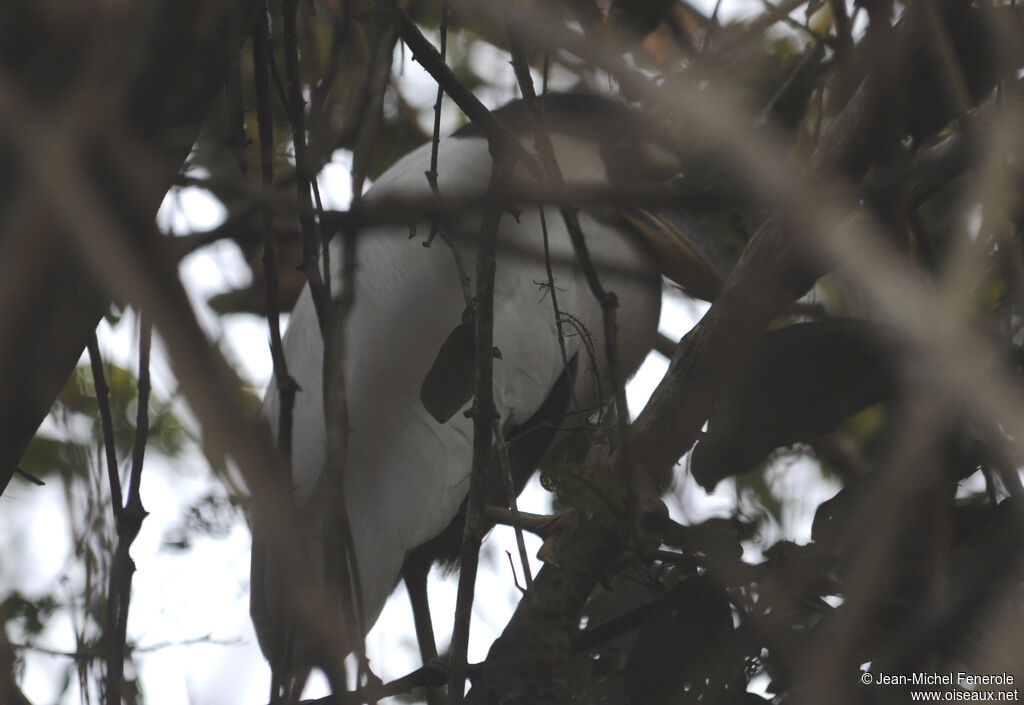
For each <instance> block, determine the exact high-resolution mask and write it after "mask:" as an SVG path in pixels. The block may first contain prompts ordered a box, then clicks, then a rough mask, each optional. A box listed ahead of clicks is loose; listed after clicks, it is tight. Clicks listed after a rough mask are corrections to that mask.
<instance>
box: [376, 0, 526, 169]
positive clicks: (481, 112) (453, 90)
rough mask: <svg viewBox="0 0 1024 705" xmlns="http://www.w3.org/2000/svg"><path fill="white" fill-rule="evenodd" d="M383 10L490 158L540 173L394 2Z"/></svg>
mask: <svg viewBox="0 0 1024 705" xmlns="http://www.w3.org/2000/svg"><path fill="white" fill-rule="evenodd" d="M381 4H383V5H385V6H389V7H390V8H391V13H392V15H393V16H394V18H395V26H396V27H397V28H398V32H399V36H401V38H402V41H404V42H405V44H406V46H408V47H409V50H410V51H412V56H413V59H414V60H415V61H417V62H419V64H420V65H421V66H422V67H423V68H424V70H426V72H427V73H429V74H430V77H431V78H433V79H434V80H435V81H437V83H438V85H440V86H441V87H442V88H444V91H445V93H447V94H448V96H449V97H450V98H451V99H452V100H454V101H455V104H456V105H458V106H459V109H461V110H462V112H464V113H465V114H466V117H468V118H469V119H470V121H471V122H472V123H473V124H475V125H477V126H479V127H480V129H481V130H482V131H483V133H484V135H485V136H486V137H487V143H488V144H489V145H490V146H491V152H492V156H493V153H494V150H495V149H501V150H503V151H506V152H508V153H509V155H510V157H511V158H514V159H515V160H516V161H517V162H518V163H521V164H522V165H523V166H524V167H526V169H527V170H528V171H529V172H530V173H531V174H533V175H534V176H540V175H541V174H542V173H543V169H542V168H541V165H540V164H539V163H538V162H537V160H536V159H534V158H533V155H531V154H529V153H528V152H527V151H526V150H525V149H523V147H522V145H521V144H519V140H518V139H516V136H515V134H513V133H512V131H511V130H509V129H508V128H507V127H505V126H504V125H503V124H502V123H501V122H500V121H499V120H498V118H496V117H494V115H493V114H491V111H490V110H488V109H487V107H486V106H484V104H483V103H481V102H480V100H479V99H478V98H477V97H476V96H475V95H474V94H473V92H472V91H471V90H469V89H468V88H466V87H465V86H464V85H462V82H461V81H459V79H458V78H457V77H456V76H455V74H454V73H453V72H452V70H451V69H450V68H448V65H447V64H445V62H444V60H443V59H442V58H441V54H440V53H438V51H437V49H435V48H434V45H433V44H431V43H430V41H429V40H428V39H427V38H426V37H424V36H423V33H422V32H420V30H419V28H418V27H417V26H416V24H415V23H414V22H413V21H412V19H411V18H410V17H409V15H407V14H406V12H405V11H404V10H403V9H402V8H401V7H400V6H399V5H398V3H397V2H394V0H387V1H386V2H385V1H383V0H382V3H381Z"/></svg>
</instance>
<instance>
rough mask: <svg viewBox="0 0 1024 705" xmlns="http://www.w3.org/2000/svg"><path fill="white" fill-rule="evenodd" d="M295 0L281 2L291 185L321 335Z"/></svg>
mask: <svg viewBox="0 0 1024 705" xmlns="http://www.w3.org/2000/svg"><path fill="white" fill-rule="evenodd" d="M298 6H299V0H284V47H285V51H284V73H285V82H286V87H287V97H288V102H287V103H286V105H287V106H288V119H289V122H290V123H291V127H292V147H293V149H294V151H295V175H296V179H295V185H296V190H297V194H298V197H299V204H300V205H301V206H302V210H301V211H299V225H300V226H301V227H302V271H303V273H304V274H305V275H306V279H307V280H308V281H309V291H310V293H311V294H312V296H313V306H314V308H316V315H317V320H318V321H319V322H320V328H321V332H323V329H324V324H325V322H326V321H327V317H328V315H329V313H330V310H331V299H330V297H329V296H328V293H327V287H326V285H325V284H324V280H323V277H322V276H321V274H320V249H321V247H320V243H321V239H320V238H319V237H317V232H316V221H315V219H314V218H313V207H312V200H311V198H310V191H311V181H312V179H313V174H312V173H310V169H309V164H308V163H307V159H306V122H305V108H306V102H305V99H304V98H303V97H302V78H301V76H300V75H299V37H298V28H297V16H298Z"/></svg>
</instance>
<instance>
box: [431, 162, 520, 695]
mask: <svg viewBox="0 0 1024 705" xmlns="http://www.w3.org/2000/svg"><path fill="white" fill-rule="evenodd" d="M489 144H490V148H491V154H492V157H493V159H494V163H493V164H492V166H491V178H490V182H489V184H488V190H489V191H492V190H499V189H501V188H502V187H503V186H504V184H505V183H506V181H507V180H508V179H509V177H510V176H511V174H512V169H513V166H514V164H515V161H514V160H515V153H514V152H512V151H510V150H508V149H506V148H505V147H506V145H502V144H495V143H494V142H489ZM516 146H517V147H518V142H516ZM520 149H521V148H520ZM501 214H502V211H500V210H498V209H490V210H487V211H485V212H484V215H483V219H482V223H481V225H480V245H479V248H478V250H477V260H476V296H475V297H474V299H473V322H474V343H475V345H474V349H475V369H474V374H473V388H474V397H473V407H472V411H471V414H472V416H473V467H472V472H471V475H470V481H469V494H468V496H467V498H466V525H465V530H464V531H463V535H462V545H461V547H460V551H459V559H460V563H461V566H462V568H461V571H460V573H459V590H458V597H457V598H456V604H455V624H454V627H453V629H452V642H451V651H450V657H449V658H450V661H449V664H450V665H449V668H448V704H449V705H460V704H461V703H462V702H463V699H464V697H465V684H466V673H467V662H466V651H467V647H468V645H469V621H470V616H471V614H472V610H473V594H474V587H475V583H476V573H477V566H478V564H479V561H480V542H481V540H482V539H483V535H482V526H483V508H484V476H485V473H486V472H487V467H488V465H489V464H490V462H491V457H492V430H491V429H492V423H493V422H494V421H495V420H496V419H497V418H498V415H497V411H496V409H495V407H494V384H493V377H494V277H495V272H496V263H495V253H496V251H497V245H498V228H499V225H500V224H501Z"/></svg>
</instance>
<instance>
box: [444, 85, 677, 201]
mask: <svg viewBox="0 0 1024 705" xmlns="http://www.w3.org/2000/svg"><path fill="white" fill-rule="evenodd" d="M538 104H539V106H540V109H541V112H542V115H543V119H542V122H543V129H544V131H545V132H546V133H547V134H548V136H549V137H550V139H551V143H552V146H553V147H554V150H555V156H556V158H557V160H558V164H559V168H560V169H561V171H562V174H563V177H564V179H565V182H566V184H567V185H568V186H583V185H588V184H589V185H600V184H604V185H607V184H615V185H624V186H626V185H630V186H635V185H642V184H655V183H660V182H662V181H665V180H666V179H669V178H670V177H672V176H674V175H675V174H677V173H678V172H679V169H680V166H681V162H680V160H679V158H678V157H677V156H676V155H675V154H674V153H673V151H672V143H671V141H670V139H669V138H668V135H667V134H666V133H665V131H664V130H662V129H661V127H660V126H659V125H658V124H657V123H656V121H655V120H653V119H652V118H651V117H650V116H649V115H647V114H645V113H643V112H640V111H638V110H634V109H632V108H630V107H629V106H627V105H626V104H625V103H623V102H622V101H619V100H616V99H614V98H609V97H606V96H600V95H592V94H587V93H548V94H545V95H543V96H540V97H539V98H538ZM494 116H495V117H496V118H498V120H499V121H500V122H501V123H502V124H503V125H505V127H507V128H509V129H510V130H511V131H512V132H513V133H515V134H517V135H519V136H520V137H521V139H522V140H523V142H524V145H526V146H527V149H528V150H529V151H533V136H534V133H535V130H536V122H535V120H534V118H533V114H532V111H531V108H530V106H529V105H528V103H527V101H525V100H516V101H513V102H511V103H509V104H507V105H505V106H503V107H501V108H499V109H498V110H495V111H494ZM452 136H453V137H456V138H472V137H479V138H482V137H483V133H482V132H481V130H480V129H479V128H478V127H477V126H476V125H474V124H472V123H467V124H466V125H463V126H462V127H460V128H459V129H458V130H456V131H455V132H454V133H453V135H452Z"/></svg>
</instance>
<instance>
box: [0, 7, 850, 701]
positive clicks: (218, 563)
mask: <svg viewBox="0 0 1024 705" xmlns="http://www.w3.org/2000/svg"><path fill="white" fill-rule="evenodd" d="M693 4H695V5H697V6H700V7H705V8H706V9H707V10H708V11H710V7H712V6H713V5H714V3H713V2H712V0H703V1H701V2H694V3H693ZM761 7H762V5H761V3H760V2H756V1H754V0H733V1H731V2H730V1H729V0H726V2H724V3H723V5H722V9H721V15H722V17H723V18H724V19H726V20H728V19H729V18H731V17H734V16H737V15H742V14H749V13H750V12H752V11H756V10H759V9H760V8H761ZM472 56H473V61H474V64H478V65H480V66H481V73H486V72H492V71H493V72H498V75H507V77H508V79H507V82H505V83H504V84H503V83H502V81H501V80H499V81H497V84H498V85H499V88H497V89H495V90H490V91H488V92H487V93H486V94H484V95H482V96H481V97H482V98H483V99H484V100H485V102H486V103H488V104H489V105H491V106H497V105H500V104H501V103H504V102H505V101H507V100H508V99H510V98H512V97H514V94H513V85H514V83H513V78H512V75H511V71H510V70H509V69H508V65H507V57H506V56H505V55H504V54H503V53H501V52H499V51H497V50H495V49H493V48H492V47H489V46H487V45H484V44H482V43H481V44H478V45H477V47H475V48H474V49H473V55H472ZM403 58H404V61H403ZM396 61H403V63H402V66H401V70H402V73H401V78H400V79H399V82H400V84H401V90H402V91H403V93H404V95H406V97H407V98H408V99H409V100H410V101H411V102H413V103H414V104H420V105H426V104H429V103H431V102H432V101H433V99H434V91H435V87H434V84H433V82H432V81H431V80H430V79H429V78H428V77H426V76H425V74H424V73H423V72H422V69H421V68H420V67H419V65H418V64H414V63H412V62H411V60H410V58H409V52H404V53H402V52H399V53H396ZM553 82H554V87H555V88H557V87H558V76H557V75H556V76H554V77H553ZM502 85H507V89H506V90H504V91H503V90H502V89H501V88H500V86H502ZM446 105H447V106H448V107H449V110H454V108H452V107H451V103H450V101H449V102H447V103H446ZM448 120H449V125H448V126H447V127H448V128H449V129H450V128H451V127H452V126H454V121H455V115H454V113H449V115H448ZM320 182H321V187H322V192H323V196H324V199H325V206H327V207H331V208H344V207H345V206H346V205H347V203H348V200H349V189H350V186H349V183H350V182H349V179H348V170H347V155H346V154H344V153H338V154H336V155H335V159H334V161H333V163H332V164H330V165H328V167H327V168H325V170H324V172H323V174H321V177H320ZM224 215H225V213H224V209H223V207H222V206H221V205H220V204H219V203H218V202H217V201H215V200H214V199H212V198H211V197H210V196H208V195H207V194H206V193H205V192H203V191H201V190H199V189H195V188H185V189H180V190H177V191H176V192H174V193H173V194H171V195H169V196H168V198H167V199H166V200H165V202H164V205H163V208H162V209H161V212H160V215H159V217H158V220H159V224H160V226H161V227H162V228H163V229H164V230H165V231H168V232H175V233H183V232H193V231H198V230H206V229H209V228H212V227H215V226H216V225H217V224H219V223H220V222H221V221H222V219H223V218H224ZM181 274H182V279H183V281H184V282H185V285H186V287H187V289H188V291H189V293H190V295H191V297H192V301H193V305H194V306H195V308H196V311H197V312H198V314H199V316H200V319H201V321H202V323H203V324H204V326H205V327H206V329H207V331H208V332H209V334H210V336H211V338H212V339H214V340H217V341H219V343H220V346H221V349H222V350H223V351H224V352H225V354H226V355H227V356H228V358H229V359H230V360H231V361H233V362H234V363H235V364H236V367H237V369H238V370H239V371H240V372H241V373H242V374H243V375H244V376H245V378H246V379H247V380H248V381H249V382H251V384H252V386H253V388H254V389H255V390H257V391H258V392H259V393H262V390H263V388H264V387H265V385H266V383H267V381H268V380H269V378H270V374H271V361H270V353H269V347H268V343H267V331H266V324H265V321H261V320H260V319H258V318H256V317H254V316H231V317H227V318H219V317H217V316H216V315H214V314H213V313H212V312H211V311H210V310H209V309H208V308H207V307H206V305H205V303H204V301H205V300H206V299H207V298H208V297H209V296H210V295H211V294H214V293H217V292H221V291H225V290H227V289H231V288H236V287H238V286H240V285H243V284H245V283H246V279H247V278H248V276H249V275H248V273H247V269H246V267H245V265H244V262H243V260H242V258H241V255H240V253H239V251H238V249H237V248H236V247H235V246H234V245H233V244H229V243H220V244H217V245H214V246H212V247H209V248H206V249H204V250H202V251H201V252H200V253H197V254H195V255H193V256H190V257H189V258H188V259H186V260H185V262H184V263H183V264H182V268H181ZM704 310H706V305H703V304H697V303H694V302H692V301H689V300H688V299H685V298H684V297H682V296H681V295H679V294H674V293H670V294H667V295H666V297H665V305H664V306H663V312H662V320H661V328H662V331H663V332H665V333H666V334H668V335H669V336H671V337H673V338H679V337H681V336H682V335H683V334H685V332H686V331H687V330H689V328H690V327H691V326H692V325H693V323H694V322H695V321H696V320H698V318H699V317H700V315H702V314H703V312H704ZM136 336H137V330H136V320H135V317H134V316H133V315H131V314H128V315H125V316H124V317H123V319H122V321H121V322H120V323H119V324H118V325H117V326H115V327H111V326H109V325H108V324H107V323H106V322H104V323H103V324H102V325H101V326H100V329H99V340H100V347H101V349H102V352H103V355H104V359H105V360H108V361H110V362H115V363H118V364H120V365H122V366H125V367H127V368H128V369H131V370H134V369H135V365H136V361H135V360H136V355H137V352H136V350H137V347H136ZM83 360H87V358H84V357H83ZM666 367H667V363H666V361H665V359H664V358H662V357H661V356H659V355H657V354H653V353H652V354H651V355H650V356H649V357H648V359H647V361H646V362H645V363H644V365H643V367H642V368H641V370H640V372H639V373H638V374H637V376H636V377H635V379H634V380H633V381H632V383H631V384H630V385H629V387H628V390H627V391H628V396H629V405H630V408H631V409H632V411H633V413H634V414H635V413H637V412H638V411H639V410H640V409H642V408H643V406H644V404H645V403H646V400H647V398H648V396H649V395H650V393H651V391H652V390H653V389H654V387H655V386H656V385H657V383H658V381H659V380H660V378H661V376H662V375H663V373H664V372H665V369H666ZM152 374H153V385H154V391H155V394H156V395H157V396H158V397H160V398H164V399H166V398H169V397H172V396H173V393H174V390H175V387H176V382H175V380H174V377H173V375H172V374H171V373H170V370H169V368H168V364H167V360H166V356H165V355H164V354H163V351H162V346H161V345H160V343H159V340H157V341H156V344H155V347H154V355H153V365H152ZM176 410H177V412H178V414H179V417H180V418H183V419H186V420H188V421H189V423H192V425H193V427H194V422H192V421H191V419H192V417H191V415H190V413H189V412H188V409H187V408H186V407H185V406H184V405H183V404H181V403H180V402H178V403H177V406H176ZM44 428H48V429H50V430H53V429H55V428H57V427H56V426H55V424H54V423H53V422H52V421H48V422H47V425H46V426H45V427H44ZM777 475H778V477H777V483H776V487H777V490H778V492H779V493H780V494H784V495H787V496H792V497H799V501H797V502H793V503H791V504H787V505H786V512H787V515H786V516H785V517H784V522H783V527H784V530H785V531H786V532H787V533H788V534H789V538H792V539H794V540H797V541H801V542H805V541H807V540H809V526H810V517H811V514H812V512H813V508H814V507H816V506H817V504H818V503H819V502H820V501H822V500H823V499H824V498H826V497H828V496H830V495H831V493H832V492H834V490H835V488H830V487H828V486H827V485H825V484H824V483H823V482H822V480H821V477H820V475H819V474H818V473H817V471H816V470H815V469H814V468H812V467H810V466H808V465H807V464H796V465H792V466H787V467H781V468H780V469H779V470H778V471H777ZM677 476H678V481H677V486H676V488H675V489H674V492H673V494H672V495H671V496H669V497H668V498H667V502H668V504H669V507H670V510H671V512H672V514H673V516H674V517H675V518H676V519H677V520H680V521H694V520H698V519H700V518H702V517H706V516H709V515H727V514H728V513H729V512H730V511H731V509H732V507H733V505H734V500H735V497H734V488H733V485H732V483H731V482H723V483H721V485H720V486H719V489H718V491H717V492H716V493H715V494H714V495H711V496H707V495H705V493H704V492H703V490H700V489H699V488H698V487H697V486H696V484H695V483H694V482H693V480H692V478H690V477H689V476H688V475H687V474H686V473H685V472H683V471H682V469H680V471H679V472H678V473H677ZM215 484H216V481H215V480H214V479H213V478H212V476H211V474H210V472H209V469H208V467H207V464H206V461H205V459H204V458H203V456H202V455H201V454H200V453H199V451H198V449H196V448H194V447H192V448H190V449H189V450H188V451H186V453H185V454H183V455H182V456H181V457H180V458H177V459H176V460H175V462H174V465H173V467H171V464H170V463H169V462H168V461H167V459H165V458H162V457H160V456H159V455H157V454H155V453H149V454H147V459H146V465H145V471H144V473H143V480H142V499H143V504H144V505H145V506H146V508H147V509H148V510H149V511H150V512H151V514H150V516H149V517H148V518H147V519H146V520H145V522H144V523H143V526H142V531H141V532H140V534H139V536H138V538H137V539H136V540H135V543H134V545H133V547H132V551H131V553H132V556H133V558H134V560H135V562H136V566H137V569H138V570H137V572H136V574H135V577H134V584H133V594H132V602H131V611H130V618H129V625H128V633H129V640H130V641H132V642H134V643H136V644H137V645H139V646H141V647H147V646H157V647H160V648H155V649H153V650H152V651H148V652H146V653H144V654H140V655H139V656H138V663H139V666H140V669H141V672H140V676H141V682H142V685H143V692H144V696H145V699H146V702H147V703H150V704H151V705H168V704H171V703H175V704H177V703H188V702H191V703H196V704H197V705H201V704H207V703H209V704H213V703H218V704H224V705H234V704H238V705H259V704H260V703H266V702H267V694H268V690H269V669H268V668H267V666H266V665H265V663H264V661H263V658H262V656H261V654H260V652H259V648H258V646H257V645H256V640H255V636H254V634H253V631H252V626H251V624H250V622H249V615H248V599H249V596H248V573H249V532H248V529H247V528H246V526H245V524H244V522H243V521H241V519H240V518H239V520H238V521H236V522H235V524H234V526H233V527H232V528H231V529H230V531H229V532H228V533H227V535H225V536H223V537H219V538H208V537H201V538H198V539H196V540H195V542H194V544H193V546H192V548H191V549H190V550H188V551H185V552H181V551H173V550H169V549H167V548H166V547H164V541H165V539H166V534H167V531H168V530H169V528H170V527H172V526H174V525H176V524H178V523H180V521H181V518H182V515H183V512H184V511H186V510H187V508H188V507H189V506H190V505H191V503H192V502H194V500H196V499H197V498H199V497H201V496H203V495H204V494H206V493H208V492H209V491H210V489H211V486H215ZM808 487H812V488H815V489H814V491H813V493H811V494H808V493H807V492H806V491H805V490H806V489H807V488H808ZM63 492H64V490H63V488H62V486H61V485H60V482H59V480H58V479H57V478H56V477H54V478H52V479H51V480H50V481H49V482H48V484H47V485H46V486H45V487H41V488H40V487H35V486H32V485H30V484H28V483H26V482H24V481H21V480H20V479H19V478H15V480H14V481H12V483H11V486H10V487H9V488H8V490H7V491H6V492H5V494H4V496H3V498H2V499H0V532H2V533H0V535H2V536H3V537H4V545H3V548H2V551H0V556H3V558H2V559H0V560H2V563H0V591H2V593H6V592H7V591H8V590H9V589H10V588H11V587H14V586H16V587H17V588H18V589H19V590H21V591H22V592H23V593H24V594H26V595H28V596H32V595H34V594H41V593H43V592H46V591H48V590H52V587H53V585H54V584H56V583H57V582H58V581H59V580H60V576H61V575H62V573H63V572H64V571H65V570H69V566H71V567H70V570H71V571H72V572H73V571H74V570H75V567H74V566H73V559H71V558H70V555H71V547H70V528H69V526H68V523H67V519H66V516H65V512H66V509H65V499H64V494H63ZM519 506H520V508H521V509H523V510H525V511H536V512H546V511H547V509H548V499H547V495H546V493H545V492H544V491H543V490H542V489H540V488H539V484H538V483H537V482H536V481H534V483H533V484H532V485H531V486H530V487H529V488H528V489H527V491H526V492H525V493H524V495H523V497H522V498H521V499H520V504H519ZM526 539H527V543H528V552H529V553H530V555H531V556H533V555H534V554H535V553H536V551H537V549H538V548H539V541H537V540H536V539H535V538H534V537H532V536H530V535H527V537H526ZM505 551H511V552H512V553H513V555H517V554H516V550H515V541H514V537H513V534H512V531H511V530H509V529H503V528H499V529H497V530H495V531H494V532H493V533H492V534H491V536H490V538H489V539H488V541H487V542H486V544H485V551H484V555H483V559H482V563H481V573H480V577H479V579H478V583H477V591H478V593H477V594H478V595H479V596H480V599H478V601H477V604H476V608H475V612H474V621H473V625H472V630H471V644H470V658H471V660H473V661H479V660H482V659H483V658H484V657H485V655H486V653H487V649H488V648H489V646H490V644H491V642H492V641H493V639H494V638H495V637H496V636H497V635H498V634H499V633H500V631H501V629H502V628H503V627H504V625H505V623H506V622H507V621H508V618H509V617H510V616H511V614H512V611H513V610H514V608H515V605H516V603H517V601H518V598H519V593H518V590H517V589H516V587H515V585H514V578H513V575H512V572H511V568H510V566H509V562H508V560H507V559H506V557H505ZM10 566H16V567H17V569H18V572H17V573H13V572H12V571H11V570H10ZM5 568H6V570H5ZM539 569H540V564H539V563H538V562H537V561H536V559H534V562H533V566H532V570H533V572H534V574H536V572H537V571H538V570H539ZM432 578H433V581H432V585H431V590H430V599H431V605H432V610H433V615H434V622H435V625H434V626H435V631H436V632H437V637H438V643H439V647H441V648H443V647H444V646H445V644H446V643H447V641H448V639H449V638H450V634H451V624H450V620H451V615H452V612H453V607H454V602H455V580H454V578H448V579H441V577H440V576H438V575H436V572H435V575H434V576H432ZM521 580H522V578H521V576H520V581H521ZM76 584H77V583H75V582H74V581H71V582H69V583H68V596H69V597H70V596H71V595H73V594H74V593H75V588H74V586H75V585H76ZM411 625H412V617H411V610H410V608H409V606H408V599H407V597H406V594H405V591H404V588H403V587H401V586H399V588H398V589H397V590H396V591H395V593H394V595H392V597H391V599H390V601H389V602H388V604H387V607H386V608H385V610H384V613H383V614H382V616H381V618H380V620H379V621H378V622H377V625H376V627H375V628H374V629H373V630H372V631H371V633H370V635H369V637H368V639H367V650H368V653H369V656H370V659H371V666H372V667H373V669H374V671H375V672H376V673H377V675H379V676H380V677H381V678H382V679H384V680H385V681H388V680H391V679H393V678H396V677H398V676H401V675H404V674H405V673H407V672H409V671H411V670H413V669H415V668H417V667H418V666H419V662H418V655H417V650H416V647H415V637H414V635H413V631H412V627H411ZM11 637H12V639H13V640H15V641H17V635H13V634H12V635H11ZM203 638H205V639H207V640H208V642H209V643H202V642H201V643H194V642H195V641H196V640H197V639H203ZM36 645H37V646H40V647H44V648H46V649H50V650H55V651H65V652H70V651H74V649H75V642H74V625H73V623H72V620H71V617H70V615H69V612H68V611H67V610H61V611H58V613H57V615H56V616H55V617H54V618H53V619H52V620H51V621H50V623H49V625H48V627H47V629H46V631H45V632H44V634H43V635H42V637H41V638H40V639H39V640H37V642H36ZM22 656H23V659H24V678H23V681H22V687H23V690H24V691H25V693H26V695H27V696H28V697H29V699H30V700H31V701H32V702H33V703H34V704H35V705H43V704H45V703H53V702H54V700H55V698H56V695H57V693H58V692H59V688H58V683H57V682H56V681H57V678H58V674H60V673H61V672H62V671H63V669H64V668H65V667H66V665H67V659H66V657H63V656H52V655H47V654H42V653H38V652H34V651H23V652H22ZM324 694H326V690H325V687H324V684H323V682H322V679H321V680H320V681H318V682H314V683H313V684H311V686H310V688H309V689H307V692H306V696H307V697H318V696H321V695H324ZM80 701H81V699H80V696H79V694H78V693H77V688H75V687H72V688H71V689H70V695H69V696H68V697H66V698H65V699H64V701H63V702H66V703H72V704H74V703H79V702H80Z"/></svg>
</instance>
